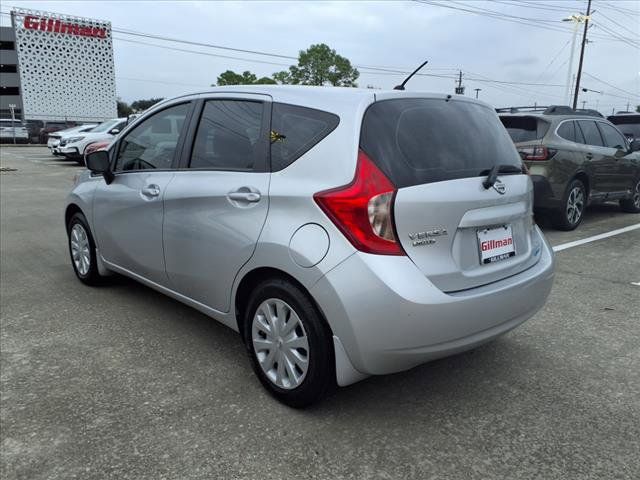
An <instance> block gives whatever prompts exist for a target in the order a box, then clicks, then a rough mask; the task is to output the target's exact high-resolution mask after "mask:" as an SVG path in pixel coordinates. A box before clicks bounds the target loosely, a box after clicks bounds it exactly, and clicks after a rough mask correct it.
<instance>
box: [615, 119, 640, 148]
mask: <svg viewBox="0 0 640 480" xmlns="http://www.w3.org/2000/svg"><path fill="white" fill-rule="evenodd" d="M607 120H609V121H610V122H611V123H613V124H614V125H615V126H616V127H618V130H620V131H621V132H622V133H624V135H625V136H626V137H627V139H628V140H629V141H630V142H632V141H633V140H640V113H618V114H616V115H610V116H608V117H607Z"/></svg>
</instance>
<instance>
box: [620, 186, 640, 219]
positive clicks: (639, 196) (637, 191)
mask: <svg viewBox="0 0 640 480" xmlns="http://www.w3.org/2000/svg"><path fill="white" fill-rule="evenodd" d="M620 209H621V210H622V211H623V212H627V213H640V178H639V179H638V180H637V181H636V184H635V187H634V190H633V194H632V196H631V198H627V199H625V200H620Z"/></svg>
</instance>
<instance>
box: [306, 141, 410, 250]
mask: <svg viewBox="0 0 640 480" xmlns="http://www.w3.org/2000/svg"><path fill="white" fill-rule="evenodd" d="M395 193H396V188H395V186H394V185H393V184H392V183H391V181H390V180H389V179H388V178H387V177H386V176H385V175H384V174H383V173H382V172H381V171H380V170H379V169H378V167H376V166H375V164H374V163H373V162H372V161H371V159H370V158H369V157H368V156H367V155H366V154H365V153H364V152H363V151H362V150H360V151H359V152H358V164H357V166H356V174H355V177H354V178H353V180H352V181H351V183H349V184H348V185H345V186H342V187H338V188H333V189H331V190H325V191H323V192H318V193H316V194H315V195H314V196H313V198H314V200H315V201H316V203H317V204H318V205H319V206H320V208H321V209H322V210H323V211H324V213H326V214H327V216H328V217H329V218H330V219H331V221H332V222H333V223H334V224H335V225H336V227H338V229H339V230H340V231H341V232H342V233H343V234H344V236H345V237H347V239H348V240H349V241H350V242H351V244H352V245H353V246H354V247H355V248H357V249H358V250H360V251H362V252H366V253H374V254H378V255H404V254H405V253H404V251H403V250H402V247H401V246H400V243H399V242H398V241H397V240H396V236H395V233H394V228H393V225H394V223H393V200H394V197H395Z"/></svg>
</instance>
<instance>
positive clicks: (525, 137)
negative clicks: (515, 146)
mask: <svg viewBox="0 0 640 480" xmlns="http://www.w3.org/2000/svg"><path fill="white" fill-rule="evenodd" d="M500 121H501V122H502V124H503V125H504V126H505V128H506V129H507V132H509V136H510V137H511V139H512V140H513V142H514V143H520V142H531V141H533V140H540V139H541V138H542V137H544V135H545V134H546V133H547V130H549V123H548V122H545V121H544V120H542V119H540V118H536V117H516V116H514V117H509V116H500Z"/></svg>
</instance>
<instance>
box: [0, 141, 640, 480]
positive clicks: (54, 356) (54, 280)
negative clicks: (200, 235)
mask: <svg viewBox="0 0 640 480" xmlns="http://www.w3.org/2000/svg"><path fill="white" fill-rule="evenodd" d="M0 167H3V168H9V169H15V170H12V171H2V173H1V174H0V194H1V203H0V207H1V210H0V218H1V224H0V228H1V233H2V235H1V256H0V272H1V276H0V283H1V285H0V296H1V304H0V310H1V338H0V349H1V357H0V360H1V367H0V368H1V385H0V387H1V404H0V408H1V411H0V422H1V425H0V432H1V433H0V435H1V440H2V444H1V448H2V458H1V472H0V473H1V475H0V476H1V477H2V478H3V479H6V480H9V479H69V478H82V479H93V478H96V479H97V478H118V479H128V478H132V479H133V478H136V479H137V478H153V479H158V478H167V479H191V478H220V479H223V478H248V479H257V478H260V479H288V478H320V479H325V478H326V479H343V478H344V479H365V478H380V479H408V478H419V479H427V478H437V479H449V478H450V479H467V478H469V479H471V478H482V479H486V478H505V479H518V478H522V479H529V478H531V479H533V478H536V479H614V478H615V479H637V478H640V454H639V452H640V342H639V341H638V339H639V338H640V229H636V230H631V231H628V232H625V233H622V234H619V235H615V236H612V237H609V238H605V239H602V240H597V241H594V242H590V243H586V244H584V245H580V246H577V247H574V248H568V249H566V250H562V251H560V252H558V254H557V261H558V264H557V275H556V280H555V284H554V288H553V291H552V294H551V296H550V298H549V301H548V303H547V305H546V306H545V307H544V309H543V310H542V311H541V312H540V313H538V314H537V315H536V316H535V317H534V318H533V319H531V320H530V321H529V322H526V323H525V324H524V325H523V326H521V327H520V328H518V329H516V330H514V331H512V332H511V333H509V334H508V335H506V336H504V337H502V338H501V339H499V340H497V341H494V342H493V343H490V344H488V345H485V346H483V347H481V348H478V349H476V350H474V351H471V352H468V353H464V354H460V355H457V356H454V357H451V358H446V359H443V360H439V361H435V362H432V363H430V364H426V365H423V366H421V367H418V368H415V369H413V370H410V371H408V372H404V373H400V374H396V375H390V376H385V377H375V378H369V379H367V380H365V381H363V382H360V383H358V384H355V385H353V386H350V387H348V388H343V389H339V390H337V391H336V392H335V393H333V394H332V395H331V396H330V397H329V398H327V399H326V400H325V401H324V402H322V403H320V404H319V405H317V406H315V407H313V408H311V409H307V410H303V411H298V410H292V409H290V408H287V407H285V406H283V405H281V404H279V403H277V402H276V401H275V400H273V399H272V398H271V397H270V396H269V395H268V394H267V393H266V392H265V391H264V390H263V388H262V387H261V386H260V383H259V382H258V381H257V379H256V378H255V376H254V375H253V372H252V371H251V368H250V366H249V362H248V359H247V358H246V354H245V351H244V348H243V346H242V345H241V342H240V339H239V337H238V336H237V334H236V333H235V332H233V331H231V330H229V329H228V328H226V327H224V326H222V325H221V324H218V323H217V322H215V321H214V320H212V319H210V318H208V317H206V316H204V315H202V314H200V313H199V312H197V311H195V310H193V309H191V308H188V307H186V306H184V305H182V304H181V303H178V302H176V301H174V300H172V299H170V298H168V297H165V296H163V295H161V294H159V293H157V292H155V291H153V290H150V289H148V288H146V287H144V286H142V285H139V284H137V283H135V282H133V281H130V280H127V279H124V278H122V277H116V278H114V280H113V281H112V282H110V283H109V284H108V285H106V286H104V287H101V288H90V287H86V286H84V285H83V284H81V283H80V282H79V281H77V280H76V278H75V276H74V274H73V270H72V268H71V265H70V263H69V260H68V253H67V243H66V233H65V229H64V225H63V207H64V198H65V195H66V194H67V192H68V191H69V189H70V188H71V186H72V177H73V175H74V174H75V173H76V172H77V171H78V170H79V168H80V167H78V166H77V165H76V164H74V163H70V162H65V161H59V160H56V159H54V157H52V156H51V155H49V153H48V152H47V150H46V149H44V148H41V147H23V148H20V147H2V148H1V150H0ZM637 223H640V216H639V215H632V214H624V213H620V212H619V210H618V209H617V206H616V205H613V204H612V205H603V206H599V207H597V208H594V209H591V210H589V211H588V212H587V217H586V219H585V223H584V224H583V225H582V226H581V227H580V228H579V229H578V230H576V231H574V232H558V231H553V230H551V229H550V228H545V233H546V234H547V235H548V238H549V239H550V240H551V242H552V243H553V244H554V245H561V244H565V243H566V242H570V241H573V240H577V239H582V238H587V237H589V236H592V235H597V234H600V233H605V232H608V231H612V230H616V229H619V228H622V227H625V226H629V225H634V224H637ZM390 321H393V319H390Z"/></svg>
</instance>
